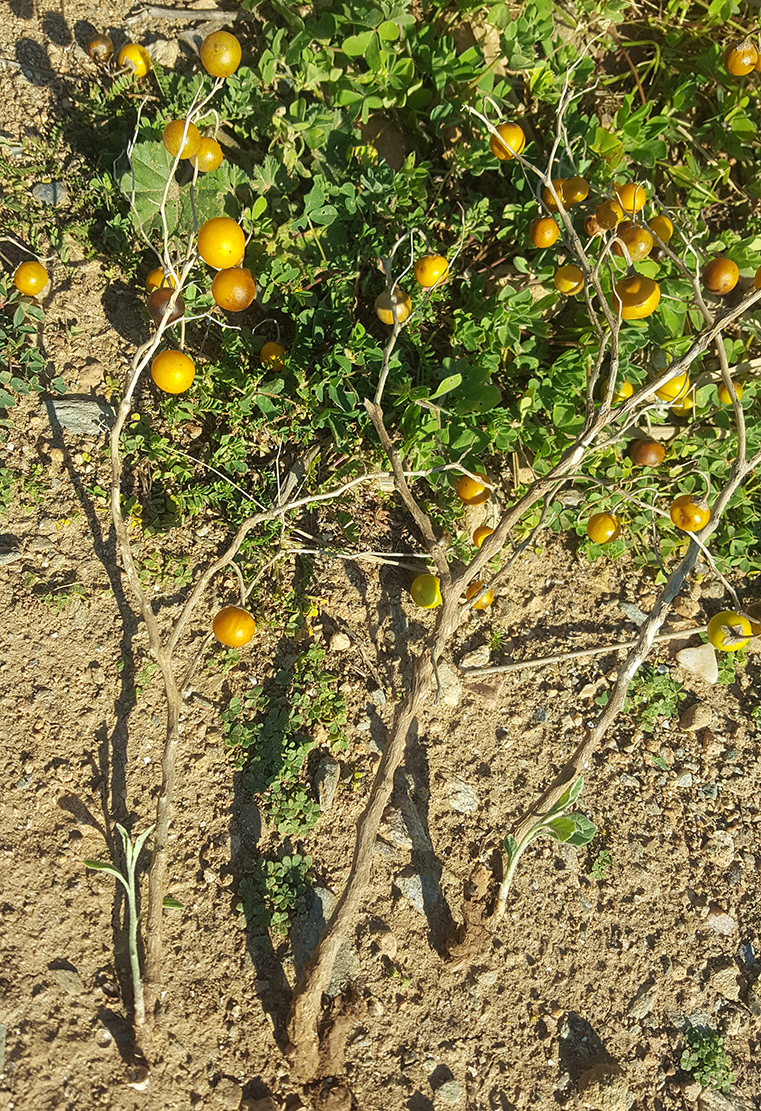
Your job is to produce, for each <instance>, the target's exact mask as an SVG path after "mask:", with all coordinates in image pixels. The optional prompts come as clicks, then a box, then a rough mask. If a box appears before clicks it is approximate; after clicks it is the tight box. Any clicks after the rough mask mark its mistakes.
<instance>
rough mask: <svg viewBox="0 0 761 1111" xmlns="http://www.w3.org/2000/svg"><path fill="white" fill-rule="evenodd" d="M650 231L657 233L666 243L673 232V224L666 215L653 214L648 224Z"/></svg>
mask: <svg viewBox="0 0 761 1111" xmlns="http://www.w3.org/2000/svg"><path fill="white" fill-rule="evenodd" d="M649 228H650V231H651V232H652V233H653V234H654V235H657V236H658V238H659V239H660V240H661V242H663V243H668V241H669V239H671V236H672V235H673V234H674V225H673V224H672V223H671V221H670V220H669V218H668V216H664V215H663V213H662V212H661V213H659V215H658V216H653V218H652V220H651V221H650V224H649Z"/></svg>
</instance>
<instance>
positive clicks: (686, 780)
mask: <svg viewBox="0 0 761 1111" xmlns="http://www.w3.org/2000/svg"><path fill="white" fill-rule="evenodd" d="M674 785H675V786H676V787H681V788H682V789H683V790H686V789H687V788H689V787H691V786H692V772H680V773H679V775H678V776H677V777H676V779H675V780H674Z"/></svg>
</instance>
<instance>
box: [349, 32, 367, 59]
mask: <svg viewBox="0 0 761 1111" xmlns="http://www.w3.org/2000/svg"><path fill="white" fill-rule="evenodd" d="M374 38H375V31H363V33H362V34H361V35H349V37H348V39H344V41H343V42H342V43H341V50H342V51H343V52H344V54H348V55H349V57H350V58H359V57H361V56H362V55H363V54H365V53H366V51H367V49H368V47H369V46H370V43H371V42H372V41H373V39H374Z"/></svg>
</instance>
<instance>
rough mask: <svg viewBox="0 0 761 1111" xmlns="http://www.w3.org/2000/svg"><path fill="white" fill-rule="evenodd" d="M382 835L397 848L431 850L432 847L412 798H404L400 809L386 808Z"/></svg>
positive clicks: (417, 850)
mask: <svg viewBox="0 0 761 1111" xmlns="http://www.w3.org/2000/svg"><path fill="white" fill-rule="evenodd" d="M380 835H381V837H382V838H383V839H384V840H385V841H388V843H389V844H390V845H393V846H394V847H395V848H397V849H405V850H406V851H412V850H414V851H416V852H430V851H431V849H432V845H431V840H430V838H429V836H428V834H427V833H426V832H425V827H424V826H423V823H422V822H421V821H420V816H419V814H418V812H417V810H416V809H415V807H414V805H413V803H412V802H411V801H410V799H404V800H403V802H402V806H401V808H399V809H397V808H396V807H391V808H390V809H388V810H386V813H385V815H384V818H383V822H382V824H381V827H380Z"/></svg>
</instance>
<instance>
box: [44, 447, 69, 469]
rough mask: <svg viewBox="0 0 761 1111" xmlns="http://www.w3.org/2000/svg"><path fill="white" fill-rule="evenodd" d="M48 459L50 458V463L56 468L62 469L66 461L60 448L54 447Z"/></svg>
mask: <svg viewBox="0 0 761 1111" xmlns="http://www.w3.org/2000/svg"><path fill="white" fill-rule="evenodd" d="M48 457H49V458H50V462H51V463H53V464H54V465H55V466H56V467H60V466H61V464H62V463H63V461H64V459H65V458H66V456H65V455H64V453H63V452H62V451H61V449H60V448H59V447H52V448H51V449H50V451H49V452H48Z"/></svg>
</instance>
